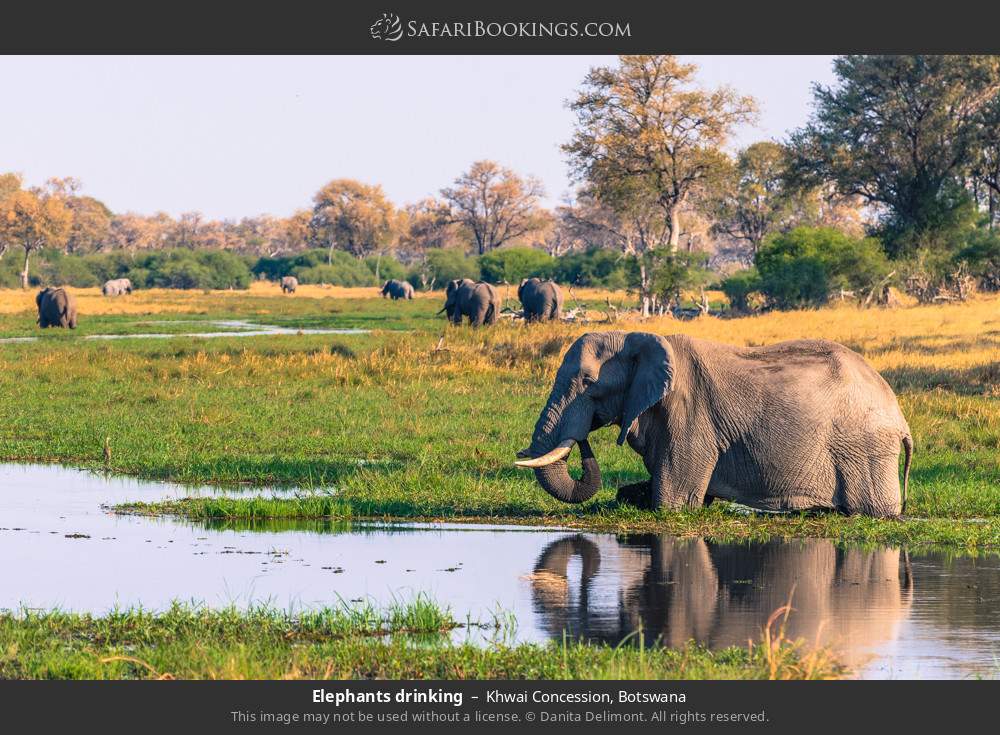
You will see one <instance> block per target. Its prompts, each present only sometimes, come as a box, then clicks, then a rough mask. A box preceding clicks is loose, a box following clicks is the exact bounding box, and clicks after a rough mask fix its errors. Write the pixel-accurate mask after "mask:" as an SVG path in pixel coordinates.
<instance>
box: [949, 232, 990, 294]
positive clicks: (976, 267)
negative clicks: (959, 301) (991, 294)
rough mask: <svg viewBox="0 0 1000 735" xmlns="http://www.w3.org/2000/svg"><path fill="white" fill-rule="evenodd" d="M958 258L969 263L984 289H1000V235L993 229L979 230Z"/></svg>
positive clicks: (970, 269)
mask: <svg viewBox="0 0 1000 735" xmlns="http://www.w3.org/2000/svg"><path fill="white" fill-rule="evenodd" d="M958 260H960V261H964V262H965V263H966V264H968V267H969V274H970V275H971V276H973V277H974V278H976V279H978V280H979V287H980V288H982V289H983V290H984V291H1000V235H998V234H997V233H996V232H995V231H993V230H978V231H977V232H975V233H973V235H972V236H971V237H970V238H969V241H968V243H967V244H966V246H965V247H964V248H962V250H960V251H959V253H958Z"/></svg>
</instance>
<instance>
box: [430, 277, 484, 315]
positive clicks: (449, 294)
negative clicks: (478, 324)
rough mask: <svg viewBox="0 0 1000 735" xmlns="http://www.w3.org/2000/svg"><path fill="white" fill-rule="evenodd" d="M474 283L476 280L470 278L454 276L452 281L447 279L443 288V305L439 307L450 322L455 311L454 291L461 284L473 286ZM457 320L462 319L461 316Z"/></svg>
mask: <svg viewBox="0 0 1000 735" xmlns="http://www.w3.org/2000/svg"><path fill="white" fill-rule="evenodd" d="M475 283H476V282H475V281H473V280H472V279H471V278H456V279H454V280H452V281H448V285H447V286H445V290H444V294H445V301H444V306H442V307H441V311H443V312H445V314H446V315H447V316H448V321H450V322H454V321H455V311H456V309H457V305H456V293H457V292H458V289H460V288H462V286H474V285H475ZM441 311H439V312H438V314H440V313H441ZM458 321H459V322H461V321H462V317H461V316H459V318H458Z"/></svg>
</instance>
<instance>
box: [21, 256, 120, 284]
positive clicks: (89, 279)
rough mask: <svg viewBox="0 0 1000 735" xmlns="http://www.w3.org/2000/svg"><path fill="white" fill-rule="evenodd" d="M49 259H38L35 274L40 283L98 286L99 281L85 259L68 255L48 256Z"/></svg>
mask: <svg viewBox="0 0 1000 735" xmlns="http://www.w3.org/2000/svg"><path fill="white" fill-rule="evenodd" d="M50 257H51V259H49V260H40V262H39V264H38V268H37V273H36V274H35V275H36V276H37V278H38V280H39V281H40V282H41V283H44V284H45V285H47V286H77V287H79V288H88V287H91V286H99V285H101V283H103V281H100V282H99V279H98V276H96V275H95V274H94V272H93V270H91V268H90V266H89V264H88V263H87V261H86V259H84V258H79V257H75V256H70V255H63V254H62V253H59V254H58V255H53V256H50Z"/></svg>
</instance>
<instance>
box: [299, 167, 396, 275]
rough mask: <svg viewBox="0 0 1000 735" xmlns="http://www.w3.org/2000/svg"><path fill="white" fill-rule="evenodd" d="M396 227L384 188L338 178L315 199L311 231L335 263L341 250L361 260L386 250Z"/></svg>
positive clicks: (318, 193)
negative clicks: (335, 251)
mask: <svg viewBox="0 0 1000 735" xmlns="http://www.w3.org/2000/svg"><path fill="white" fill-rule="evenodd" d="M394 224H395V208H394V207H393V205H392V203H391V202H390V201H389V200H388V199H387V198H386V196H385V193H384V192H383V191H382V187H381V186H377V185H376V186H371V185H368V184H363V183H361V182H360V181H354V180H353V179H336V180H335V181H331V182H330V183H329V184H327V185H326V186H324V187H323V188H322V189H320V190H319V191H318V192H317V193H316V196H315V197H313V211H312V219H311V220H310V222H309V228H310V231H311V233H312V237H313V239H314V240H315V241H316V242H318V243H322V244H323V245H324V246H325V247H326V248H328V250H329V258H328V260H329V263H331V264H332V262H333V251H334V249H335V248H338V247H339V248H340V249H341V250H345V251H347V252H348V253H350V254H351V255H353V256H355V257H357V258H363V257H364V256H366V255H368V254H370V253H373V252H375V251H376V250H382V249H384V248H385V247H386V246H387V245H389V243H390V240H391V237H392V234H393V225H394Z"/></svg>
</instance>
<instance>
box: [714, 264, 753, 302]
mask: <svg viewBox="0 0 1000 735" xmlns="http://www.w3.org/2000/svg"><path fill="white" fill-rule="evenodd" d="M720 288H721V289H722V292H723V293H724V294H726V297H727V298H728V299H729V305H730V307H731V308H732V309H735V310H736V311H749V310H750V304H749V302H748V301H747V299H748V297H749V296H750V294H752V293H755V292H757V291H760V288H761V286H760V274H759V273H757V269H756V268H747V269H746V270H742V271H737V272H736V273H733V274H732V275H730V276H728V277H726V278H724V279H722V283H721V284H720Z"/></svg>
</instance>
